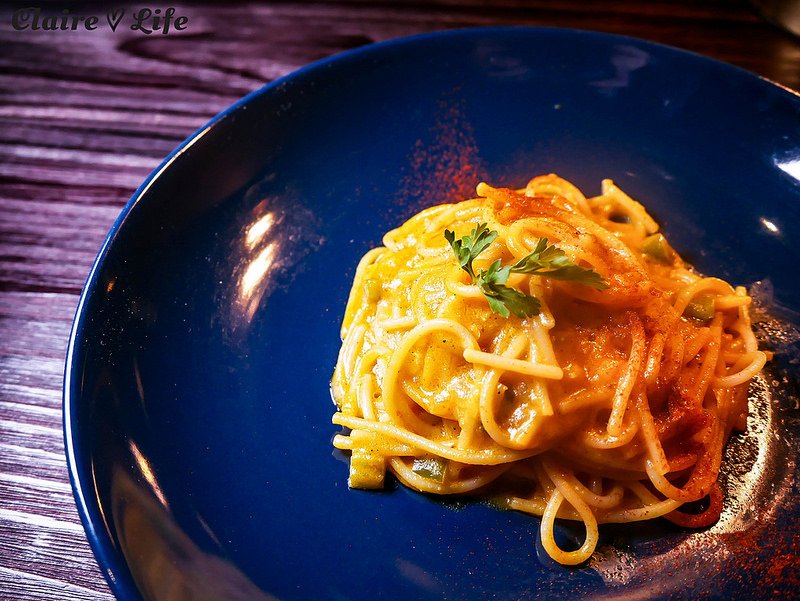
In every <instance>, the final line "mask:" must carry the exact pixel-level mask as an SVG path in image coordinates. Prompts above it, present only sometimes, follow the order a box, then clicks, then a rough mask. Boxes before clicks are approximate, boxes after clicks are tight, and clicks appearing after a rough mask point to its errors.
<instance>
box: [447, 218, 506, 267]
mask: <svg viewBox="0 0 800 601" xmlns="http://www.w3.org/2000/svg"><path fill="white" fill-rule="evenodd" d="M444 237H445V239H446V240H447V241H448V242H449V243H450V246H451V247H452V248H453V252H454V253H455V254H456V258H457V259H458V264H459V265H460V266H461V269H463V270H464V271H466V272H467V273H468V274H469V275H470V276H471V277H472V278H473V279H475V272H474V271H473V270H472V261H474V260H475V258H476V257H477V256H478V255H479V254H481V253H482V252H483V251H484V250H486V247H488V246H489V245H490V244H491V243H492V242H494V241H495V239H496V238H497V232H495V231H489V228H488V227H486V224H485V223H481V224H479V225H477V226H476V227H475V228H474V229H473V230H472V231H471V232H470V234H469V236H464V237H463V238H459V239H458V240H456V234H455V232H451V231H450V230H445V231H444Z"/></svg>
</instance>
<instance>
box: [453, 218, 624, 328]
mask: <svg viewBox="0 0 800 601" xmlns="http://www.w3.org/2000/svg"><path fill="white" fill-rule="evenodd" d="M444 237H445V239H446V240H447V242H448V243H449V244H450V246H451V247H452V249H453V252H454V253H455V255H456V259H458V264H459V265H460V266H461V269H463V270H464V271H466V272H467V273H468V274H469V275H470V277H471V278H472V283H473V284H475V285H476V286H478V288H480V290H481V292H483V295H484V296H485V297H486V300H487V301H488V302H489V307H491V309H492V311H494V312H495V313H499V314H500V315H502V316H503V317H508V316H509V315H510V314H511V313H513V314H514V315H516V316H517V317H530V316H532V315H537V314H538V313H539V310H540V308H541V303H540V302H539V299H538V298H536V297H535V296H531V295H529V294H525V293H524V292H520V291H519V290H516V289H515V288H511V287H510V286H506V282H507V281H508V276H509V275H511V274H512V273H525V274H528V275H539V276H542V277H547V278H551V279H554V280H564V281H569V282H575V283H578V284H584V285H586V286H590V287H592V288H595V289H596V290H605V289H606V288H608V284H606V282H605V280H603V278H602V277H601V276H600V274H599V273H597V272H596V271H594V270H592V269H586V268H584V267H579V266H578V265H576V264H575V263H573V262H572V261H570V260H569V258H568V257H567V255H566V253H564V251H563V250H561V249H560V248H558V247H557V246H553V245H552V244H548V243H547V238H539V240H538V241H537V243H536V247H535V248H534V249H533V252H532V253H530V254H529V255H527V256H526V257H523V258H522V259H520V260H519V261H517V262H516V263H514V264H513V265H506V266H503V265H502V263H501V261H500V259H497V260H496V261H494V262H493V263H492V264H491V265H489V269H481V270H480V272H478V273H477V274H476V273H475V270H474V268H473V266H472V262H473V261H474V260H475V259H476V258H477V257H478V255H480V254H481V253H482V252H483V251H484V250H486V249H487V248H488V247H489V245H490V244H491V243H492V242H494V241H495V240H496V239H497V232H496V231H494V230H490V229H489V228H488V227H487V225H486V224H485V223H481V224H479V225H477V226H476V227H475V228H474V229H473V230H472V231H471V232H470V233H469V235H468V236H464V237H462V238H458V239H456V235H455V232H451V231H450V230H445V231H444Z"/></svg>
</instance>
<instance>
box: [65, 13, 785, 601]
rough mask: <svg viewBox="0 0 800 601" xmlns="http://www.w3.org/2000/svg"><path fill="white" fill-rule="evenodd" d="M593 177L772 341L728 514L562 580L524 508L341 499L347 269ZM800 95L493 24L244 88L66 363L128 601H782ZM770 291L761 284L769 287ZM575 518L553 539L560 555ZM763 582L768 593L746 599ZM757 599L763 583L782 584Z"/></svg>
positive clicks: (191, 153)
mask: <svg viewBox="0 0 800 601" xmlns="http://www.w3.org/2000/svg"><path fill="white" fill-rule="evenodd" d="M548 172H556V173H558V174H560V175H562V176H564V177H566V178H568V179H570V180H572V181H573V182H576V183H577V184H578V185H579V186H580V187H582V188H583V189H584V190H585V191H587V192H588V193H596V192H598V191H599V185H600V180H601V179H602V178H605V177H610V178H612V179H614V180H615V181H616V182H617V183H619V184H620V185H621V187H622V188H623V189H625V190H626V191H628V192H629V193H630V194H631V195H632V196H634V197H636V198H639V199H641V200H643V201H644V202H645V203H646V204H647V206H648V207H649V208H650V209H651V210H652V213H653V214H654V215H655V216H656V217H657V218H658V220H659V221H660V222H661V223H662V224H663V227H664V229H665V230H666V232H667V234H668V236H669V238H670V240H671V241H672V242H673V243H674V246H675V247H676V248H677V249H679V251H680V252H682V253H683V254H684V255H685V256H686V257H688V258H689V260H691V261H692V262H693V263H694V264H695V265H696V266H697V268H698V269H700V270H701V271H702V272H705V273H708V274H716V275H720V276H721V277H724V278H726V279H728V280H730V281H732V282H736V283H742V284H746V285H750V284H753V283H754V282H757V281H758V282H762V284H760V285H759V296H760V298H761V301H762V302H763V303H766V304H767V305H768V306H769V307H770V310H771V311H772V313H773V315H774V317H776V318H779V319H770V320H768V321H766V322H764V323H763V324H761V325H760V326H759V327H760V329H761V330H762V333H764V332H766V333H767V334H769V336H770V337H771V341H770V342H766V343H765V344H766V345H768V346H771V347H772V348H774V349H775V350H777V351H779V353H778V355H777V356H776V357H777V358H776V361H775V362H774V364H773V365H772V366H771V367H770V370H771V371H770V373H769V375H768V378H767V382H768V384H767V385H763V386H761V387H760V388H759V390H757V391H756V392H758V393H759V394H755V395H754V398H753V412H752V415H751V419H750V427H749V430H748V432H747V434H745V435H743V436H738V437H736V439H735V441H734V443H733V445H732V448H731V450H730V451H729V455H730V456H731V457H730V459H731V461H730V462H729V463H728V467H727V468H726V475H725V479H726V487H727V488H728V490H729V500H728V501H727V505H726V511H725V514H724V515H723V519H722V520H721V521H720V523H719V524H717V525H716V526H714V527H712V528H711V529H708V530H704V531H700V532H692V531H688V530H684V529H680V528H677V527H673V526H671V525H669V524H666V523H660V522H655V523H652V524H641V525H633V526H620V527H609V528H606V529H604V530H603V531H602V532H603V536H602V539H601V542H600V547H599V550H598V552H597V554H596V555H595V557H594V559H593V560H592V561H591V562H590V563H589V564H588V565H584V566H580V567H578V568H565V567H562V566H558V565H555V564H553V563H552V562H551V561H549V560H548V559H547V558H546V557H545V556H544V554H543V553H542V552H541V549H538V548H537V531H538V526H539V523H538V520H537V519H535V518H531V517H529V516H526V515H522V514H518V513H513V512H502V511H497V510H495V509H492V508H490V507H488V506H485V505H483V504H480V503H462V504H460V505H454V504H452V503H450V504H446V503H443V502H441V501H440V500H438V499H431V498H428V497H426V496H424V495H420V494H417V493H413V492H410V491H408V490H406V489H404V488H402V487H398V486H396V485H395V486H389V488H388V489H387V490H386V491H384V492H364V491H350V490H348V488H347V465H346V462H345V459H344V458H343V457H341V456H339V455H337V454H336V453H333V452H332V447H331V439H332V437H333V435H334V434H335V432H336V431H337V430H338V428H336V427H334V426H332V425H331V423H330V417H331V414H332V413H333V405H332V402H331V399H330V395H329V389H328V385H329V379H330V376H331V372H332V370H333V366H334V363H335V361H336V354H337V351H338V349H339V324H340V320H341V318H342V314H343V311H344V306H345V300H346V297H347V294H348V290H349V288H350V283H351V280H352V276H353V271H354V269H355V266H356V263H357V261H358V259H359V257H361V255H362V254H363V253H364V252H365V251H366V250H368V249H369V248H372V247H374V246H376V245H378V244H379V242H380V240H381V236H382V234H383V233H384V232H385V231H387V230H388V229H390V228H392V227H394V226H396V225H398V224H399V223H401V222H402V221H403V220H405V219H406V218H408V217H409V216H410V215H412V214H413V213H415V212H416V211H418V210H419V209H421V208H422V207H425V206H429V205H433V204H437V203H441V202H445V201H451V200H454V199H461V198H463V197H467V196H469V195H470V194H471V193H472V191H473V190H474V187H475V184H476V183H477V182H478V181H480V180H482V179H483V180H487V181H490V182H494V183H497V184H502V185H508V186H520V185H523V184H524V182H526V181H527V179H528V178H529V177H530V176H532V175H534V174H540V173H548ZM799 178H800V99H798V97H797V96H796V95H794V94H793V93H791V92H788V91H786V90H784V89H781V88H780V87H778V86H776V85H774V84H772V83H770V82H767V81H765V80H763V79H759V78H758V77H755V76H753V75H751V74H748V73H746V72H744V71H741V70H739V69H736V68H734V67H731V66H729V65H725V64H721V63H718V62H714V61H712V60H708V59H706V58H702V57H699V56H696V55H692V54H688V53H686V52H682V51H678V50H674V49H671V48H667V47H663V46H658V45H654V44H651V43H648V42H643V41H640V40H635V39H629V38H623V37H615V36H610V35H601V34H596V33H589V32H580V31H565V30H556V29H527V28H514V29H484V30H468V31H455V32H449V33H438V34H434V35H426V36H421V37H414V38H409V39H403V40H397V41H392V42H388V43H384V44H377V45H374V46H370V47H367V48H365V49H361V50H357V51H354V52H348V53H345V54H342V55H339V56H336V57H334V58H331V59H328V60H324V61H321V62H319V63H316V64H314V65H312V66H310V67H307V68H305V69H301V70H300V71H298V72H296V73H293V74H292V75H290V76H288V77H285V78H283V79H281V80H279V81H277V82H275V83H273V84H270V85H268V86H266V87H265V88H263V89H261V90H259V91H258V92H256V93H254V94H251V95H250V96H248V97H247V98H245V99H243V100H242V101H240V102H239V103H237V104H236V105H234V106H233V107H231V108H230V109H229V110H227V111H225V112H224V113H223V114H221V115H220V116H219V117H217V118H216V119H214V120H213V121H212V122H211V123H210V124H209V125H208V126H206V127H204V128H203V129H202V130H200V131H199V132H197V133H196V134H195V135H193V136H192V137H191V138H190V139H189V140H187V141H186V142H185V143H184V144H183V145H182V146H181V147H180V148H179V149H178V150H176V151H175V152H174V153H173V154H172V155H171V156H170V157H168V159H167V160H166V161H165V163H164V164H163V165H162V166H161V167H160V168H159V169H158V170H156V171H155V172H154V173H153V175H151V176H150V177H149V178H148V179H147V181H146V182H145V183H144V184H143V185H142V187H141V188H140V189H139V190H138V191H137V192H136V194H135V195H134V197H133V198H132V199H131V201H130V202H129V203H128V205H127V206H126V207H125V209H124V211H123V212H122V215H121V216H120V218H119V219H118V220H117V222H116V223H115V225H114V227H113V228H112V230H111V232H110V234H109V236H108V239H107V240H106V243H105V244H104V246H103V248H102V250H101V251H100V255H99V257H98V259H97V262H96V264H95V266H94V268H93V269H92V272H91V275H90V276H89V280H88V283H87V284H86V288H85V290H84V293H83V296H82V298H81V301H80V306H79V308H78V313H77V317H76V320H75V326H74V330H73V333H72V339H71V343H70V347H69V354H68V359H67V366H66V382H65V390H64V415H65V431H66V442H67V454H68V459H69V466H70V473H71V476H72V480H73V485H74V489H75V496H76V499H77V504H78V508H79V511H80V514H81V517H82V519H83V522H84V525H85V527H86V531H87V534H88V538H89V541H90V543H91V545H92V548H93V549H94V552H95V554H96V556H97V559H98V562H99V564H100V566H101V568H102V569H103V572H104V573H105V574H106V576H107V578H108V581H109V584H110V586H111V588H112V589H113V591H114V593H115V594H116V595H117V596H118V598H119V599H121V600H125V601H130V600H142V599H146V600H148V601H149V600H159V601H162V600H173V599H181V600H199V599H230V600H248V601H259V600H262V599H280V600H294V599H297V600H299V599H310V600H318V601H323V600H352V601H359V600H364V601H366V600H369V601H371V600H374V599H442V598H444V599H538V598H542V599H547V598H554V597H555V596H558V597H564V598H577V597H586V598H595V599H600V598H602V599H606V598H620V599H621V598H625V599H646V598H670V597H675V598H697V597H702V596H709V595H710V596H712V597H718V598H729V597H730V596H731V595H734V594H744V596H748V595H750V596H751V597H752V595H755V596H763V597H768V596H770V595H773V594H777V595H780V594H784V593H785V594H786V595H787V596H788V595H790V594H792V593H791V591H793V590H794V589H793V587H792V579H794V582H795V583H796V578H797V558H796V555H793V553H794V552H796V550H797V534H796V533H797V531H798V528H799V527H800V518H799V516H800V505H799V504H798V500H797V499H798V491H797V481H796V468H795V461H796V458H797V456H798V438H799V436H798V432H799V431H800V430H799V429H798V424H797V400H796V399H797V397H796V395H795V390H794V386H795V385H794V384H793V382H794V381H795V377H796V375H797V363H796V362H793V361H796V360H797V345H796V344H795V343H796V340H797V330H793V329H792V328H793V326H792V325H791V322H792V321H793V320H794V321H795V323H798V321H797V314H796V313H794V312H793V311H792V308H800V284H798V278H797V270H798V265H800V234H798V229H797V224H798V223H800V181H798V179H799ZM770 291H772V292H770ZM580 535H581V532H580V529H577V528H576V527H572V526H569V525H560V526H559V527H558V536H559V537H560V540H561V543H562V544H564V545H568V544H570V543H569V541H570V540H573V541H574V540H576V538H577V537H579V536H580ZM765 587H766V588H765ZM775 591H777V593H776V592H775Z"/></svg>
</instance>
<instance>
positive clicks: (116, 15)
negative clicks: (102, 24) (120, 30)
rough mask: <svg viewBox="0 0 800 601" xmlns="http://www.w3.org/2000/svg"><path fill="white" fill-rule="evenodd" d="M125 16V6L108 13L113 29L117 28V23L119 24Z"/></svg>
mask: <svg viewBox="0 0 800 601" xmlns="http://www.w3.org/2000/svg"><path fill="white" fill-rule="evenodd" d="M123 16H125V9H124V8H118V9H116V10H112V11H110V12H109V13H108V14H107V15H106V20H107V21H108V24H109V26H110V27H111V31H116V30H117V25H119V22H120V21H122V17H123Z"/></svg>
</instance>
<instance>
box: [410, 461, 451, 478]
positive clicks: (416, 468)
mask: <svg viewBox="0 0 800 601" xmlns="http://www.w3.org/2000/svg"><path fill="white" fill-rule="evenodd" d="M411 471H413V472H414V473H415V474H419V475H420V476H422V477H423V478H428V480H433V481H434V482H443V481H444V475H445V473H447V460H446V459H442V458H441V457H422V458H418V459H414V465H412V466H411Z"/></svg>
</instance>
